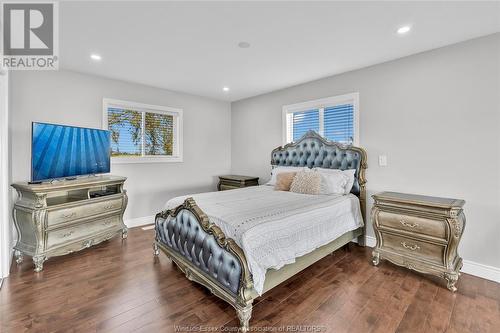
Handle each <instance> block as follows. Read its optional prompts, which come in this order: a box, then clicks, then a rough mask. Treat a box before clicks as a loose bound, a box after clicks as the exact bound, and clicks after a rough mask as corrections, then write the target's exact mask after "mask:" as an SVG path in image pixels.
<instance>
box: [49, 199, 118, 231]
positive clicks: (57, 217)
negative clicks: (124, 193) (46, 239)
mask: <svg viewBox="0 0 500 333" xmlns="http://www.w3.org/2000/svg"><path fill="white" fill-rule="evenodd" d="M122 204H123V200H122V198H118V199H113V200H106V201H103V202H96V203H89V204H86V205H79V206H75V207H70V208H64V209H58V210H50V211H48V213H47V214H48V216H47V226H48V227H51V226H54V225H58V224H61V223H66V222H71V221H73V220H76V219H81V218H84V217H89V216H92V215H96V214H102V213H107V212H112V211H116V210H120V209H121V208H122Z"/></svg>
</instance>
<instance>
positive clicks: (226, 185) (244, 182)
mask: <svg viewBox="0 0 500 333" xmlns="http://www.w3.org/2000/svg"><path fill="white" fill-rule="evenodd" d="M257 185H259V177H249V176H238V175H227V176H219V184H218V185H217V189H218V190H219V191H225V190H234V189H235V188H242V187H248V186H257Z"/></svg>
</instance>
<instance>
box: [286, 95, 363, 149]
mask: <svg viewBox="0 0 500 333" xmlns="http://www.w3.org/2000/svg"><path fill="white" fill-rule="evenodd" d="M358 99H359V95H358V93H352V94H347V95H342V96H335V97H328V98H322V99H318V100H314V101H309V102H304V103H299V104H293V105H285V106H284V107H283V144H287V143H289V142H294V141H297V140H298V139H300V138H301V137H302V136H303V135H304V134H305V133H306V132H307V131H309V130H314V131H316V132H318V133H319V134H320V135H321V136H323V137H324V138H326V139H328V140H331V141H337V142H341V143H344V144H358V141H359V140H358V133H359V130H358V128H359V125H358Z"/></svg>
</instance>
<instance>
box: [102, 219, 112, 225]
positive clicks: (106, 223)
mask: <svg viewBox="0 0 500 333" xmlns="http://www.w3.org/2000/svg"><path fill="white" fill-rule="evenodd" d="M111 223H113V220H108V221H104V222H102V225H110V224H111Z"/></svg>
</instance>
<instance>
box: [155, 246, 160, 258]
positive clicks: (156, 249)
mask: <svg viewBox="0 0 500 333" xmlns="http://www.w3.org/2000/svg"><path fill="white" fill-rule="evenodd" d="M159 254H160V249H159V248H158V244H156V243H153V255H154V256H155V257H158V255H159Z"/></svg>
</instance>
